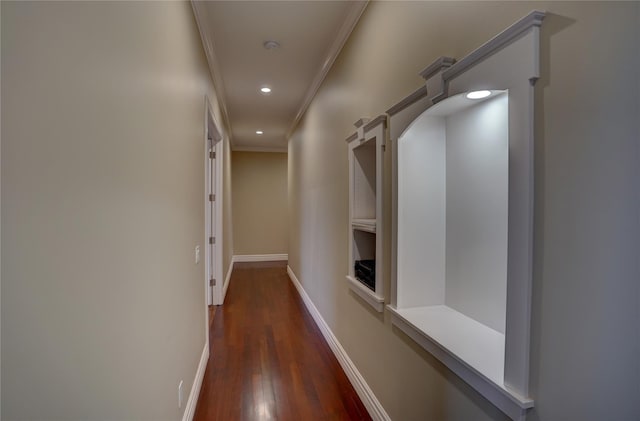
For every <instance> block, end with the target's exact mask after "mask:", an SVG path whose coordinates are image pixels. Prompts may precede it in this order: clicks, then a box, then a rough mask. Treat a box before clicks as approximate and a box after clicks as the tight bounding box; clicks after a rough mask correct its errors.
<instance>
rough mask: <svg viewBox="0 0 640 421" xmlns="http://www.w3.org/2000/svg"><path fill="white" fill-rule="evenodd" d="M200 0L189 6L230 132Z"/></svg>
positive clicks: (213, 49)
mask: <svg viewBox="0 0 640 421" xmlns="http://www.w3.org/2000/svg"><path fill="white" fill-rule="evenodd" d="M201 3H202V2H200V1H193V0H192V1H191V8H192V9H193V15H194V17H195V20H196V25H197V26H198V32H200V39H201V40H202V47H203V48H204V54H205V56H206V58H207V63H208V64H209V73H210V74H211V79H212V81H213V88H214V89H215V91H216V92H217V94H218V95H217V99H218V105H219V106H220V112H221V114H222V118H223V120H224V124H225V127H226V128H227V129H229V133H232V129H231V119H229V111H228V107H227V102H226V97H227V95H226V94H225V91H224V81H223V80H222V74H221V72H220V71H219V69H220V65H219V64H218V58H217V56H216V53H215V48H214V45H213V40H211V39H209V36H208V34H209V33H210V31H209V23H208V21H207V19H206V13H207V12H206V11H205V10H203V7H204V6H203V5H202V4H201ZM229 144H230V146H231V149H233V142H232V139H231V137H229Z"/></svg>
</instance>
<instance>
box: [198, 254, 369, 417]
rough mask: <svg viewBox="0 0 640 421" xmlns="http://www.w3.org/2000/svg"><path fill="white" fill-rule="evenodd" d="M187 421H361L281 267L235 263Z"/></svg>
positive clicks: (358, 406) (355, 401) (361, 410)
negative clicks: (193, 409)
mask: <svg viewBox="0 0 640 421" xmlns="http://www.w3.org/2000/svg"><path fill="white" fill-rule="evenodd" d="M210 348H211V356H210V358H209V362H208V365H207V370H206V373H205V377H204V380H203V384H202V389H201V392H200V397H199V399H198V405H197V408H196V414H195V417H194V420H199V421H201V420H225V421H227V420H228V421H232V420H242V421H249V420H268V419H277V420H369V419H370V417H369V415H368V413H367V410H366V409H365V407H364V406H363V404H362V403H361V401H360V399H359V398H358V396H357V395H356V393H355V391H354V389H353V387H352V386H351V384H350V383H349V380H348V379H347V377H346V376H345V374H344V372H343V371H342V368H341V367H340V365H339V363H338V361H337V360H336V358H335V357H334V355H333V354H332V352H331V350H330V349H329V347H328V345H327V344H326V342H325V340H324V338H323V337H322V334H321V333H320V331H319V329H318V328H317V326H316V325H315V322H314V321H313V319H312V318H311V316H310V314H309V313H308V311H307V310H306V308H305V307H304V305H303V302H302V300H301V299H300V297H299V295H298V293H297V291H296V289H295V287H294V286H293V285H292V284H291V281H290V280H289V277H288V275H287V272H286V263H285V262H263V263H236V264H235V266H234V270H233V274H232V277H231V284H230V286H229V291H228V294H227V297H226V300H225V304H224V305H223V306H221V307H217V308H216V311H215V316H214V318H213V322H212V323H211V324H210Z"/></svg>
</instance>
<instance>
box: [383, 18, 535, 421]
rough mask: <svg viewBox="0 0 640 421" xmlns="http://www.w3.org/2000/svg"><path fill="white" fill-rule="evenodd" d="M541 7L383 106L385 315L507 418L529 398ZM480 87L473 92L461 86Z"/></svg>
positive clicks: (519, 414)
mask: <svg viewBox="0 0 640 421" xmlns="http://www.w3.org/2000/svg"><path fill="white" fill-rule="evenodd" d="M544 16H545V14H544V13H543V12H537V11H535V12H532V13H530V14H529V15H527V16H526V17H524V18H523V19H521V20H520V21H518V22H516V23H515V24H514V25H512V26H511V27H509V28H507V29H506V30H505V31H503V32H502V33H500V34H498V35H497V36H496V37H494V38H493V39H491V40H490V41H488V42H487V43H486V44H484V45H482V46H481V47H479V48H478V49H477V50H475V51H473V52H472V53H470V54H469V55H468V56H466V57H464V58H463V59H461V60H460V61H456V60H455V59H453V58H450V57H441V58H439V59H438V60H436V61H435V62H434V63H433V64H431V65H430V66H428V67H427V68H426V69H425V70H423V71H422V72H421V73H420V75H421V76H422V77H423V78H424V79H425V86H423V87H422V88H420V89H418V90H417V91H415V92H413V93H412V94H410V95H409V96H407V97H406V98H405V99H404V100H402V101H400V102H399V103H398V104H396V105H395V106H393V107H392V108H391V109H389V110H388V111H387V113H388V115H389V116H390V117H389V129H390V140H391V145H392V152H393V155H392V186H393V191H392V209H393V215H392V234H393V236H392V247H391V249H392V256H391V265H392V267H391V300H390V301H391V302H390V304H389V305H388V306H387V308H388V310H389V312H390V314H391V319H392V323H393V324H394V325H395V326H397V327H398V328H399V329H400V330H402V331H403V332H405V333H406V334H407V335H408V336H409V337H410V338H412V339H413V340H414V341H416V342H417V343H418V344H419V345H421V346H422V347H423V348H425V349H426V350H427V351H429V352H430V353H432V354H433V355H434V356H435V357H436V358H438V359H439V360H440V361H441V362H442V363H444V364H445V365H446V366H447V367H449V368H450V369H451V370H452V371H453V372H455V373H456V374H457V375H458V376H460V377H461V378H462V379H463V380H465V381H466V382H467V383H468V384H469V385H471V386H472V387H473V388H474V389H476V390H477V391H478V392H479V393H480V394H481V395H483V396H484V397H485V398H487V399H488V400H489V401H490V402H492V403H493V404H494V405H496V406H497V407H498V408H500V409H501V410H502V411H503V412H504V413H505V414H507V415H508V416H509V417H510V418H511V419H513V420H519V421H520V420H524V419H525V417H526V414H527V410H528V409H529V408H531V407H533V405H534V402H533V399H531V398H530V397H529V342H530V334H529V332H530V308H531V278H532V249H533V234H532V232H533V230H532V227H533V127H534V124H533V122H534V116H533V103H534V102H533V100H534V88H533V86H534V84H535V81H536V80H537V79H538V74H539V63H538V51H539V30H540V26H541V24H542V21H543V19H544ZM480 91H484V92H483V95H484V97H482V98H473V97H474V95H469V94H471V93H472V92H473V93H474V94H477V95H475V96H476V97H480V96H481V95H480V94H479V92H480Z"/></svg>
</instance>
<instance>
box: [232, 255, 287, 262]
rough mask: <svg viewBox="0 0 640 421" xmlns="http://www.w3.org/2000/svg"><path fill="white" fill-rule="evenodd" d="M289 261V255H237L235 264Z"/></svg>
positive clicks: (234, 258)
mask: <svg viewBox="0 0 640 421" xmlns="http://www.w3.org/2000/svg"><path fill="white" fill-rule="evenodd" d="M283 260H289V255H288V254H236V255H234V256H233V261H234V262H279V261H283Z"/></svg>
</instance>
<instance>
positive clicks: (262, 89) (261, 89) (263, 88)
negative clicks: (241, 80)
mask: <svg viewBox="0 0 640 421" xmlns="http://www.w3.org/2000/svg"><path fill="white" fill-rule="evenodd" d="M260 92H262V93H263V94H270V93H271V88H270V87H268V86H263V87H262V88H260Z"/></svg>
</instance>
